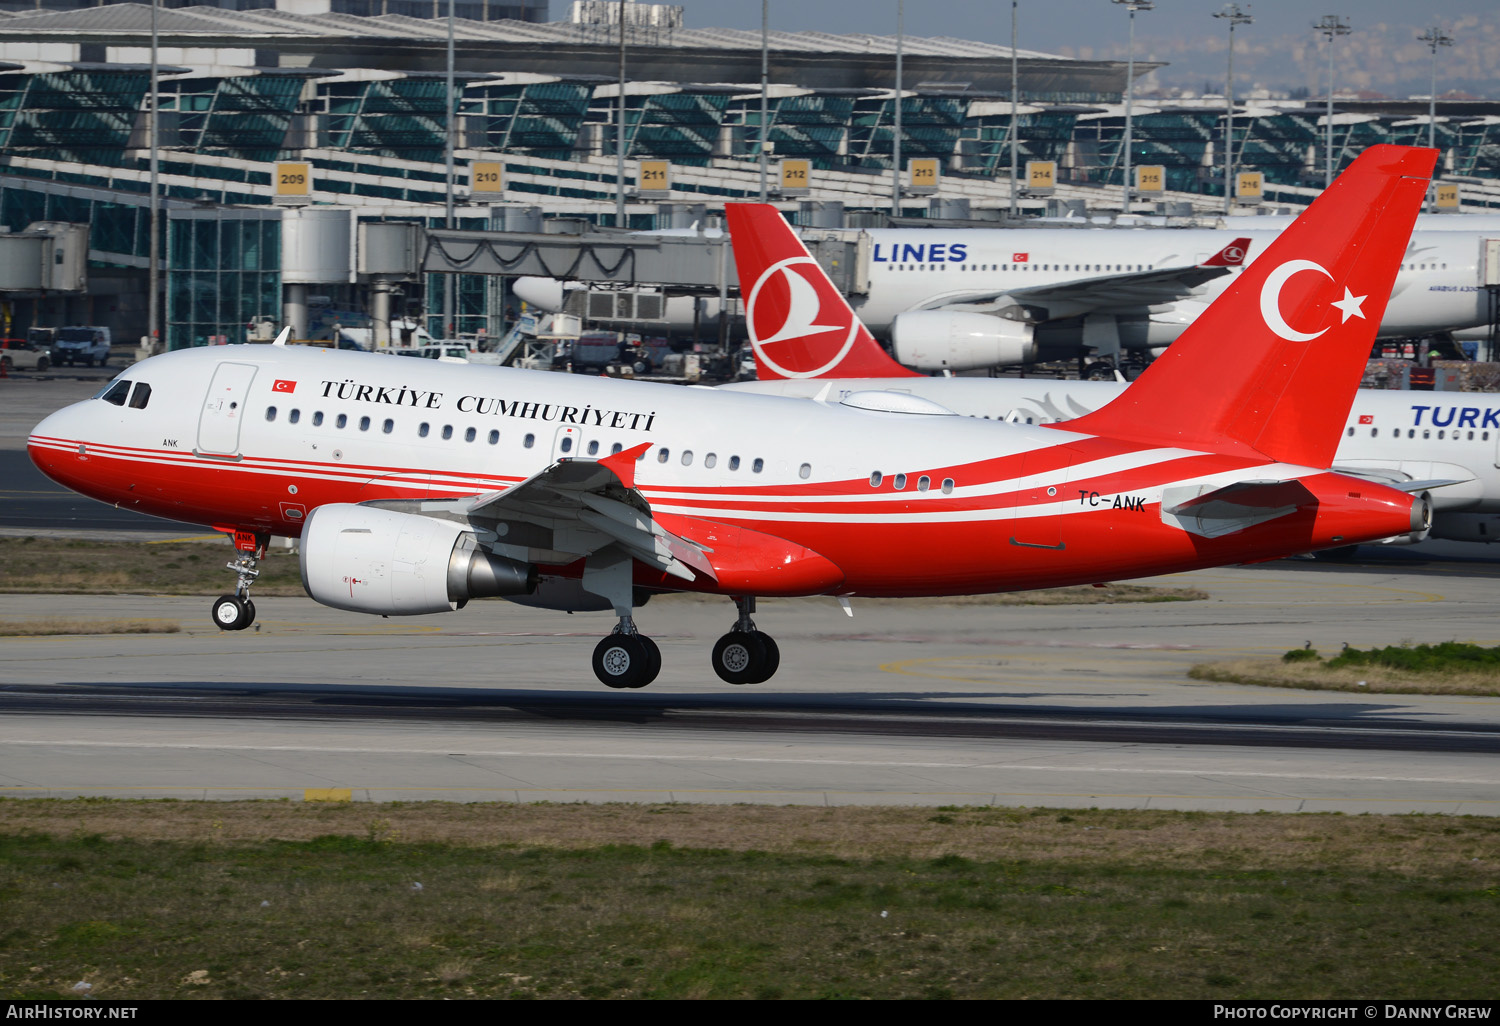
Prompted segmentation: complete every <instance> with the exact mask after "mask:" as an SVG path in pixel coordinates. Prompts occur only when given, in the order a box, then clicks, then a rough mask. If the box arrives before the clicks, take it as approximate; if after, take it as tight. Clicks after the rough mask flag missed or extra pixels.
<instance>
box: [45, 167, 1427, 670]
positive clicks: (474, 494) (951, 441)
mask: <svg viewBox="0 0 1500 1026" xmlns="http://www.w3.org/2000/svg"><path fill="white" fill-rule="evenodd" d="M1434 159H1435V154H1434V151H1431V150H1420V149H1411V148H1404V147H1391V146H1380V147H1374V148H1372V149H1371V150H1369V151H1368V152H1366V153H1365V154H1364V155H1363V156H1361V157H1360V158H1359V159H1358V160H1357V161H1356V162H1355V163H1354V164H1353V165H1352V166H1351V167H1350V169H1349V170H1348V171H1347V172H1345V174H1344V175H1343V176H1342V177H1341V178H1340V179H1339V180H1338V182H1336V183H1335V184H1334V186H1333V187H1332V188H1330V189H1329V190H1328V191H1327V192H1326V193H1325V194H1324V196H1323V197H1322V198H1320V199H1319V200H1318V201H1317V202H1316V203H1315V204H1314V205H1313V206H1312V207H1311V208H1310V209H1309V211H1308V212H1307V213H1306V214H1304V215H1303V217H1302V218H1300V219H1299V220H1298V222H1297V223H1296V224H1294V225H1293V226H1292V227H1291V228H1289V229H1287V230H1286V231H1285V232H1284V233H1283V234H1282V235H1281V237H1280V238H1279V240H1278V241H1277V242H1276V243H1275V244H1274V246H1273V248H1272V250H1271V251H1269V252H1268V253H1266V254H1265V255H1264V256H1263V257H1262V258H1261V259H1260V260H1258V261H1256V262H1255V264H1254V265H1253V266H1252V267H1251V268H1249V269H1247V270H1246V271H1245V273H1243V274H1242V275H1240V276H1239V279H1238V281H1237V282H1236V283H1235V284H1234V286H1232V287H1231V288H1230V289H1229V290H1228V291H1227V292H1226V293H1225V294H1224V296H1223V297H1222V298H1221V299H1220V300H1219V302H1217V303H1215V304H1214V306H1213V308H1212V309H1211V310H1210V312H1209V313H1208V314H1206V315H1205V316H1203V317H1201V318H1199V320H1198V321H1197V322H1195V324H1194V325H1193V327H1192V328H1191V329H1190V330H1189V332H1188V333H1187V334H1185V335H1184V336H1183V338H1182V339H1180V340H1179V341H1178V342H1177V343H1176V344H1175V345H1173V346H1172V348H1171V349H1170V350H1169V351H1168V353H1167V354H1166V355H1165V356H1163V357H1162V358H1161V359H1159V360H1158V361H1157V362H1156V363H1155V364H1153V365H1152V366H1151V367H1150V368H1149V369H1148V370H1147V371H1146V372H1145V373H1144V374H1143V375H1142V376H1141V378H1140V379H1139V380H1138V381H1137V382H1136V383H1135V384H1134V385H1132V386H1131V387H1130V388H1129V389H1128V390H1127V391H1126V392H1125V393H1124V395H1122V396H1121V397H1120V398H1119V399H1118V400H1116V401H1115V402H1113V403H1111V404H1110V405H1108V406H1106V407H1105V408H1103V409H1101V410H1099V411H1097V412H1095V413H1092V414H1090V415H1088V416H1086V417H1083V418H1080V419H1078V420H1076V421H1073V422H1071V423H1070V424H1068V425H1066V426H1065V427H1066V430H1061V429H1058V427H1057V426H1055V425H1048V426H1038V425H1025V424H1006V423H995V422H992V421H984V420H976V419H973V418H967V417H959V416H955V415H953V414H951V413H950V412H949V411H947V410H945V409H943V408H941V407H939V406H936V405H935V404H931V403H924V402H922V401H920V400H914V399H912V398H911V397H901V396H892V395H891V394H889V393H874V394H864V395H860V394H856V395H853V396H850V397H848V398H847V399H845V400H844V401H843V402H842V403H809V402H806V401H801V400H795V399H784V398H778V397H767V396H752V395H736V394H733V393H726V392H723V391H719V390H710V389H683V388H678V387H675V386H669V385H649V384H643V383H637V382H625V381H618V380H611V379H605V378H580V377H572V376H567V375H554V374H546V373H539V372H531V371H522V370H512V369H506V368H487V367H475V366H467V365H464V366H460V365H446V364H440V363H429V362H427V361H415V360H411V361H408V360H402V359H399V358H395V357H390V356H384V355H376V354H363V353H346V352H337V351H329V350H318V349H300V348H294V347H289V346H286V345H284V344H275V345H241V346H227V347H213V348H204V349H193V350H186V351H179V352H174V353H168V354H166V355H163V356H158V357H154V358H152V359H150V360H146V361H144V362H142V363H140V364H138V365H136V366H134V367H132V368H130V369H129V370H128V371H126V372H124V373H123V374H122V375H120V376H119V377H118V378H116V379H115V380H114V381H113V382H111V383H110V384H109V385H108V386H107V387H106V388H105V389H104V390H103V391H102V392H100V394H99V395H98V396H97V397H96V398H94V399H92V400H89V401H87V402H83V403H78V404H75V405H73V406H70V407H67V408H65V409H63V410H60V411H58V412H57V413H55V414H53V415H52V416H50V417H48V418H47V419H46V420H44V421H43V422H42V423H41V424H39V425H38V426H37V428H36V430H35V432H34V433H33V434H32V436H31V439H30V443H29V449H30V453H31V456H32V459H33V460H34V461H35V462H36V464H37V465H38V466H39V467H40V468H41V469H42V470H43V471H44V472H45V473H46V474H48V475H49V476H50V477H52V478H53V479H55V480H57V481H59V482H61V483H62V484H65V485H67V486H68V487H71V488H73V489H76V490H77V491H80V492H82V493H84V494H86V495H89V496H92V497H94V498H97V499H100V500H103V501H105V502H110V503H114V504H117V505H119V506H121V507H124V508H129V509H136V510H139V511H141V512H144V513H150V514H155V515H158V516H165V517H171V518H173V519H176V520H185V521H192V522H197V523H202V524H206V525H210V526H212V527H213V528H215V529H217V530H220V531H223V532H225V533H226V534H228V535H230V536H231V537H232V538H233V539H234V543H235V546H236V549H237V550H238V552H239V558H238V559H237V560H236V561H235V562H234V563H232V564H230V566H231V568H232V569H234V570H235V571H236V572H237V574H238V578H239V585H238V587H237V589H236V592H235V594H233V595H225V596H224V597H222V598H220V599H219V600H218V601H217V602H216V603H215V604H214V609H213V616H214V619H215V621H216V622H217V623H219V625H220V626H222V627H224V628H225V629H240V628H243V627H245V626H247V625H248V624H249V623H250V622H252V621H253V619H254V615H255V614H254V607H253V605H252V604H251V603H250V601H249V597H248V593H249V588H250V584H251V582H252V581H253V579H254V576H255V574H256V569H257V561H258V559H259V557H260V556H261V555H263V553H264V549H265V546H266V545H267V544H268V542H269V539H270V537H271V536H272V535H300V537H301V539H302V541H301V567H302V577H303V584H304V586H305V587H306V589H307V591H308V593H309V594H310V595H311V596H312V597H313V598H314V599H316V600H317V601H319V602H323V603H326V604H328V605H331V606H335V607H338V608H343V609H351V610H357V611H360V612H366V613H373V614H380V615H404V614H418V613H433V612H442V611H447V610H451V609H455V608H458V607H459V606H461V605H463V604H464V603H465V602H467V601H468V600H469V599H471V598H478V597H486V596H503V597H506V598H510V599H513V600H516V601H522V602H529V603H532V604H537V605H542V606H547V607H551V608H559V609H578V608H595V609H599V608H613V609H614V610H615V612H616V613H617V614H618V616H619V624H618V626H617V627H616V628H615V631H614V632H613V633H612V634H610V635H609V636H608V637H606V638H604V639H603V640H602V641H600V642H599V644H598V646H597V647H596V649H595V651H594V660H593V665H594V671H595V673H596V674H597V675H598V677H599V679H600V680H601V681H603V682H604V683H605V684H608V685H611V686H614V687H641V686H644V685H645V684H647V683H649V682H650V681H651V680H652V679H653V678H654V677H655V676H656V674H657V672H658V670H659V669H660V665H661V657H660V653H659V652H658V650H657V647H656V646H655V644H654V643H652V642H651V641H650V639H649V638H647V637H646V636H644V635H642V634H640V633H639V632H638V631H637V629H636V626H635V623H634V619H633V612H634V607H635V606H636V605H637V604H638V603H637V599H638V597H639V595H640V594H641V593H642V592H652V591H669V590H679V591H698V592H709V593H714V594H720V595H724V596H726V597H730V598H733V599H734V601H735V603H736V605H737V607H738V610H739V618H738V620H737V622H736V623H735V625H734V628H733V630H731V631H730V632H729V633H727V634H726V635H724V636H723V637H722V638H720V639H719V641H718V643H717V644H716V645H715V646H714V650H713V660H712V661H713V666H714V669H715V671H716V672H717V673H718V674H719V676H720V677H722V678H723V679H725V680H727V681H729V682H730V683H736V684H742V683H751V682H759V681H763V680H766V679H769V677H770V676H771V675H772V674H773V673H774V672H775V670H776V668H777V665H778V662H779V655H778V653H777V648H776V645H775V642H774V641H772V640H771V639H770V637H769V636H767V635H766V634H764V633H762V632H760V631H759V630H757V629H756V627H755V624H754V622H753V620H752V619H751V614H752V612H753V611H754V603H755V598H756V597H757V596H781V595H831V596H838V597H847V596H857V595H885V596H916V595H958V594H974V593H985V592H998V591H1014V590H1023V589H1027V588H1038V587H1052V586H1059V585H1069V584H1082V583H1090V582H1102V581H1109V580H1116V579H1120V578H1128V577H1136V576H1143V575H1149V574H1158V573H1166V572H1174V571H1180V570H1189V569H1194V568H1199V567H1206V566H1214V565H1219V564H1224V563H1232V562H1241V561H1246V560H1260V559H1270V558H1275V557H1279V556H1284V555H1288V554H1292V553H1299V552H1306V551H1309V550H1314V549H1320V548H1325V547H1330V546H1338V545H1345V544H1353V543H1357V542H1361V541H1367V540H1374V539H1381V538H1386V537H1390V536H1392V535H1398V534H1404V533H1408V532H1413V531H1421V530H1423V529H1424V528H1425V526H1426V523H1427V518H1428V509H1427V505H1426V502H1425V501H1424V500H1422V499H1420V498H1414V497H1413V496H1412V495H1411V494H1408V493H1407V492H1405V491H1402V490H1399V489H1397V488H1391V487H1387V486H1384V485H1380V484H1376V483H1372V482H1370V481H1367V480H1359V479H1355V478H1351V477H1346V476H1343V475H1341V474H1337V473H1333V472H1330V470H1329V469H1328V468H1329V466H1330V464H1331V462H1332V459H1333V453H1334V448H1335V446H1336V444H1337V441H1338V435H1339V431H1340V429H1341V427H1342V424H1343V418H1344V415H1345V413H1346V412H1347V410H1348V407H1349V403H1350V401H1351V399H1352V397H1353V395H1354V391H1355V387H1356V385H1357V384H1358V381H1359V377H1360V373H1361V369H1362V368H1363V365H1364V360H1365V356H1366V354H1367V352H1368V350H1369V347H1370V344H1371V340H1372V339H1373V337H1374V326H1375V324H1377V323H1378V322H1379V319H1380V313H1381V310H1382V309H1383V307H1384V304H1385V298H1386V297H1388V296H1389V295H1390V290H1391V283H1392V281H1393V279H1394V277H1395V274H1396V269H1397V265H1398V264H1399V262H1400V260H1401V255H1402V252H1403V250H1404V248H1405V246H1406V241H1407V237H1408V235H1409V234H1410V232H1411V227H1412V223H1413V220H1414V219H1415V217H1416V214H1417V211H1418V209H1419V208H1420V206H1421V203H1422V200H1423V198H1424V196H1425V195H1426V191H1427V186H1428V180H1429V177H1430V175H1431V171H1432V167H1433V163H1434ZM797 259H798V258H793V259H791V260H789V261H787V262H785V263H783V264H781V265H779V266H778V269H776V270H774V271H770V272H767V275H766V277H765V278H764V279H763V280H761V281H759V282H757V283H756V287H755V288H754V289H752V291H751V293H750V294H749V295H748V296H747V298H748V300H749V306H750V310H751V316H752V318H753V319H754V323H756V324H758V325H762V326H763V328H764V325H769V324H771V323H772V322H774V323H775V324H776V325H779V326H782V327H785V328H787V330H791V329H792V328H796V329H798V330H803V329H808V328H810V327H812V328H815V327H817V326H818V323H817V318H818V316H819V310H818V309H817V308H816V304H814V306H808V304H807V303H806V302H805V299H806V296H805V290H804V289H803V286H804V285H811V286H812V288H813V290H814V292H816V290H817V288H819V287H820V286H818V285H817V284H816V283H815V282H814V281H813V280H812V279H811V278H810V277H804V276H803V274H802V272H801V271H800V270H799V266H800V265H799V264H798V262H797ZM796 282H800V283H801V284H796ZM762 318H764V319H765V320H764V321H762ZM856 327H857V326H843V325H841V326H838V327H837V329H830V330H838V331H840V332H846V333H847V337H848V338H849V339H850V340H853V339H854V338H855V332H856ZM776 334H777V330H775V329H765V330H762V331H761V332H760V337H761V338H762V339H763V340H765V339H767V338H769V337H771V336H774V335H776ZM284 338H285V335H284V334H283V338H282V339H281V340H278V341H279V342H284ZM789 344H790V343H789Z"/></svg>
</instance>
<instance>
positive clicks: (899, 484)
mask: <svg viewBox="0 0 1500 1026" xmlns="http://www.w3.org/2000/svg"><path fill="white" fill-rule="evenodd" d="M891 483H892V484H893V485H895V486H896V491H898V492H899V491H901V489H903V488H905V487H906V475H905V474H897V475H896V476H895V478H894V479H893V480H892V481H891Z"/></svg>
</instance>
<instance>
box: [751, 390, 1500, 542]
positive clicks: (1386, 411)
mask: <svg viewBox="0 0 1500 1026" xmlns="http://www.w3.org/2000/svg"><path fill="white" fill-rule="evenodd" d="M721 387H722V388H723V389H726V390H733V391H743V392H758V393H762V394H773V395H786V396H803V397H808V398H811V397H814V396H818V395H820V394H823V395H824V396H825V399H826V401H828V402H840V401H842V400H843V399H844V398H845V397H847V396H849V395H852V394H854V393H856V392H863V391H892V392H897V393H904V394H909V395H915V396H918V397H921V398H923V399H927V400H929V401H931V402H935V403H937V404H939V405H941V406H944V407H946V408H947V409H950V410H952V411H953V412H954V413H957V414H959V415H960V416H965V417H976V418H979V419H983V420H999V421H1011V422H1013V423H1016V422H1019V423H1023V424H1049V423H1057V422H1060V421H1067V420H1071V419H1073V418H1074V417H1079V416H1082V415H1083V414H1085V413H1088V412H1090V411H1092V410H1096V409H1098V408H1100V407H1101V406H1104V405H1105V404H1107V403H1108V402H1110V401H1111V400H1113V399H1114V398H1116V397H1117V396H1119V395H1120V393H1121V392H1122V391H1124V389H1125V387H1126V386H1125V385H1123V384H1119V383H1116V382H1112V381H1063V380H1056V379H1051V378H978V377H975V378H963V377H954V378H941V377H933V378H927V377H912V378H841V379H826V380H818V379H803V380H787V381H749V382H740V383H737V384H732V385H724V386H721ZM825 389H826V393H825ZM1335 467H1336V468H1337V469H1340V470H1347V471H1352V472H1359V473H1368V474H1370V475H1371V476H1374V477H1376V478H1377V479H1382V480H1397V479H1405V480H1409V481H1431V480H1445V481H1459V482H1461V483H1459V484H1450V485H1445V486H1443V487H1438V488H1434V489H1433V490H1432V492H1431V497H1432V504H1433V509H1434V512H1435V514H1436V517H1435V520H1434V527H1433V532H1434V534H1436V535H1438V536H1441V537H1449V536H1455V535H1462V537H1464V538H1465V539H1466V540H1474V541H1488V540H1491V535H1492V534H1493V540H1497V541H1500V524H1496V525H1495V527H1494V528H1493V529H1492V530H1487V531H1485V532H1482V533H1481V534H1480V536H1478V537H1469V534H1468V533H1466V532H1464V531H1457V530H1453V531H1451V532H1450V530H1449V529H1447V528H1446V527H1445V524H1444V519H1445V517H1446V518H1448V519H1449V521H1450V522H1453V523H1457V521H1455V520H1454V519H1453V515H1455V514H1460V513H1462V514H1469V513H1473V514H1500V396H1496V395H1492V394H1489V393H1481V392H1424V391H1407V390H1389V391H1386V390H1375V389H1361V390H1360V391H1359V392H1357V393H1356V394H1355V399H1354V405H1353V407H1352V408H1351V409H1350V411H1349V417H1348V421H1347V423H1346V424H1345V427H1344V434H1343V437H1342V439H1341V440H1340V442H1339V448H1338V457H1337V462H1336V463H1335Z"/></svg>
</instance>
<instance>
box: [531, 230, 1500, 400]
mask: <svg viewBox="0 0 1500 1026" xmlns="http://www.w3.org/2000/svg"><path fill="white" fill-rule="evenodd" d="M1429 220H1431V221H1433V222H1439V223H1442V224H1443V225H1444V227H1443V228H1442V229H1432V230H1426V231H1421V230H1419V231H1416V232H1414V233H1413V234H1412V237H1411V241H1410V243H1409V245H1408V247H1407V250H1406V254H1405V256H1404V258H1403V260H1402V263H1401V272H1400V274H1399V275H1398V276H1397V278H1396V286H1395V288H1394V290H1393V291H1392V295H1391V298H1390V302H1389V305H1388V306H1387V307H1386V311H1385V316H1384V317H1383V318H1382V319H1381V322H1380V329H1379V336H1380V337H1382V338H1414V337H1421V336H1427V335H1434V334H1439V333H1442V332H1448V331H1454V330H1458V329H1462V328H1470V327H1474V326H1477V325H1481V324H1486V323H1488V321H1489V317H1490V313H1489V305H1488V301H1489V300H1488V295H1487V293H1486V291H1485V289H1484V287H1483V284H1482V268H1483V265H1484V251H1485V239H1486V238H1487V237H1500V230H1489V231H1486V230H1484V229H1483V228H1478V227H1476V228H1470V229H1465V228H1463V227H1462V226H1461V222H1463V220H1464V218H1463V217H1462V216H1461V215H1454V216H1453V217H1451V218H1449V219H1448V220H1447V221H1442V219H1438V218H1431V219H1429ZM1482 220H1484V221H1485V222H1486V223H1488V219H1482ZM1450 223H1451V227H1449V226H1448V225H1449V224H1450ZM1278 230H1279V229H1277V230H1265V229H1262V230H1245V229H1237V228H1236V229H1229V230H1210V229H1183V228H1024V229H1023V228H892V229H879V230H869V231H864V232H860V233H852V232H849V233H843V234H844V235H845V236H847V237H853V238H857V239H858V243H857V244H856V245H854V246H851V247H849V249H850V250H851V252H852V254H853V259H854V260H855V264H856V266H855V271H854V274H853V279H854V280H855V281H857V282H858V283H859V284H858V286H857V287H856V290H855V291H854V292H853V294H851V296H850V303H851V304H852V305H853V307H854V310H855V312H856V313H857V314H858V315H859V317H860V319H861V320H862V321H863V322H864V323H865V326H866V327H867V328H868V329H869V330H870V331H871V332H873V333H874V334H875V335H877V336H879V337H881V338H887V339H889V340H890V341H891V345H892V352H893V354H894V355H895V358H896V360H897V362H899V363H901V364H903V365H905V366H907V367H912V368H915V369H917V370H921V371H941V370H950V371H957V370H970V369H978V368H984V367H996V366H1006V365H1011V364H1018V363H1033V362H1041V361H1048V360H1058V359H1071V358H1074V357H1077V356H1080V355H1088V356H1091V357H1093V358H1095V359H1096V360H1097V361H1098V362H1099V363H1100V367H1099V368H1098V370H1100V371H1105V370H1107V369H1108V367H1109V366H1112V365H1114V364H1116V363H1118V361H1119V357H1120V355H1121V354H1122V353H1126V354H1128V353H1135V354H1137V355H1139V356H1144V355H1145V354H1146V351H1148V350H1160V349H1161V347H1163V346H1166V345H1168V344H1169V343H1171V342H1172V341H1174V340H1175V339H1177V338H1178V336H1180V335H1181V334H1182V332H1183V330H1184V329H1185V328H1186V327H1187V325H1189V324H1191V323H1192V322H1193V321H1194V320H1195V319H1197V317H1198V316H1199V315H1200V314H1201V313H1202V312H1203V310H1204V309H1205V308H1206V307H1207V305H1208V304H1209V303H1210V302H1212V301H1213V299H1214V298H1215V297H1217V296H1218V295H1220V294H1221V293H1222V292H1223V291H1224V289H1225V288H1227V287H1228V285H1229V283H1230V282H1231V281H1232V280H1233V279H1234V276H1235V274H1236V273H1238V269H1239V267H1241V266H1244V265H1248V264H1249V263H1253V262H1254V260H1255V259H1256V257H1257V256H1258V255H1259V254H1260V253H1262V252H1264V251H1265V249H1266V247H1267V246H1268V245H1270V243H1271V241H1272V240H1274V239H1275V238H1276V235H1277V231H1278ZM827 234H829V233H828V232H826V231H823V232H819V231H818V230H816V229H804V230H803V231H802V235H803V237H804V238H806V237H810V236H813V235H827ZM513 288H514V292H515V295H516V296H518V297H519V298H521V299H523V300H525V301H526V302H527V303H530V304H533V305H535V306H538V307H539V308H541V309H543V310H547V311H550V312H556V311H558V310H560V309H562V307H563V304H564V302H565V300H566V298H567V295H568V293H569V292H571V291H574V290H576V289H579V288H583V286H582V285H573V284H567V285H565V284H564V283H563V282H560V281H556V280H553V279H548V278H518V279H516V282H515V284H514V286H513ZM735 302H736V304H737V305H736V309H735V310H734V311H733V312H734V313H735V314H737V315H738V314H740V312H741V311H740V308H739V305H738V301H735ZM665 309H666V320H665V322H664V323H662V324H660V325H659V326H658V328H659V330H672V331H676V332H685V331H689V330H691V329H692V328H693V325H694V300H693V299H691V298H687V297H674V298H669V299H668V300H667V301H666V303H665ZM717 315H718V301H717V299H704V300H700V301H699V305H698V321H699V324H700V325H702V326H703V327H704V329H705V330H707V326H708V325H710V324H711V323H712V321H713V318H716V317H717ZM636 328H637V330H650V326H649V325H645V324H640V325H637V326H636Z"/></svg>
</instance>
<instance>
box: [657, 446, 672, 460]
mask: <svg viewBox="0 0 1500 1026" xmlns="http://www.w3.org/2000/svg"><path fill="white" fill-rule="evenodd" d="M671 456H672V453H671V452H670V451H669V450H667V449H661V450H659V451H658V452H657V454H656V462H658V463H665V462H667V460H668V459H670V458H671Z"/></svg>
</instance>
